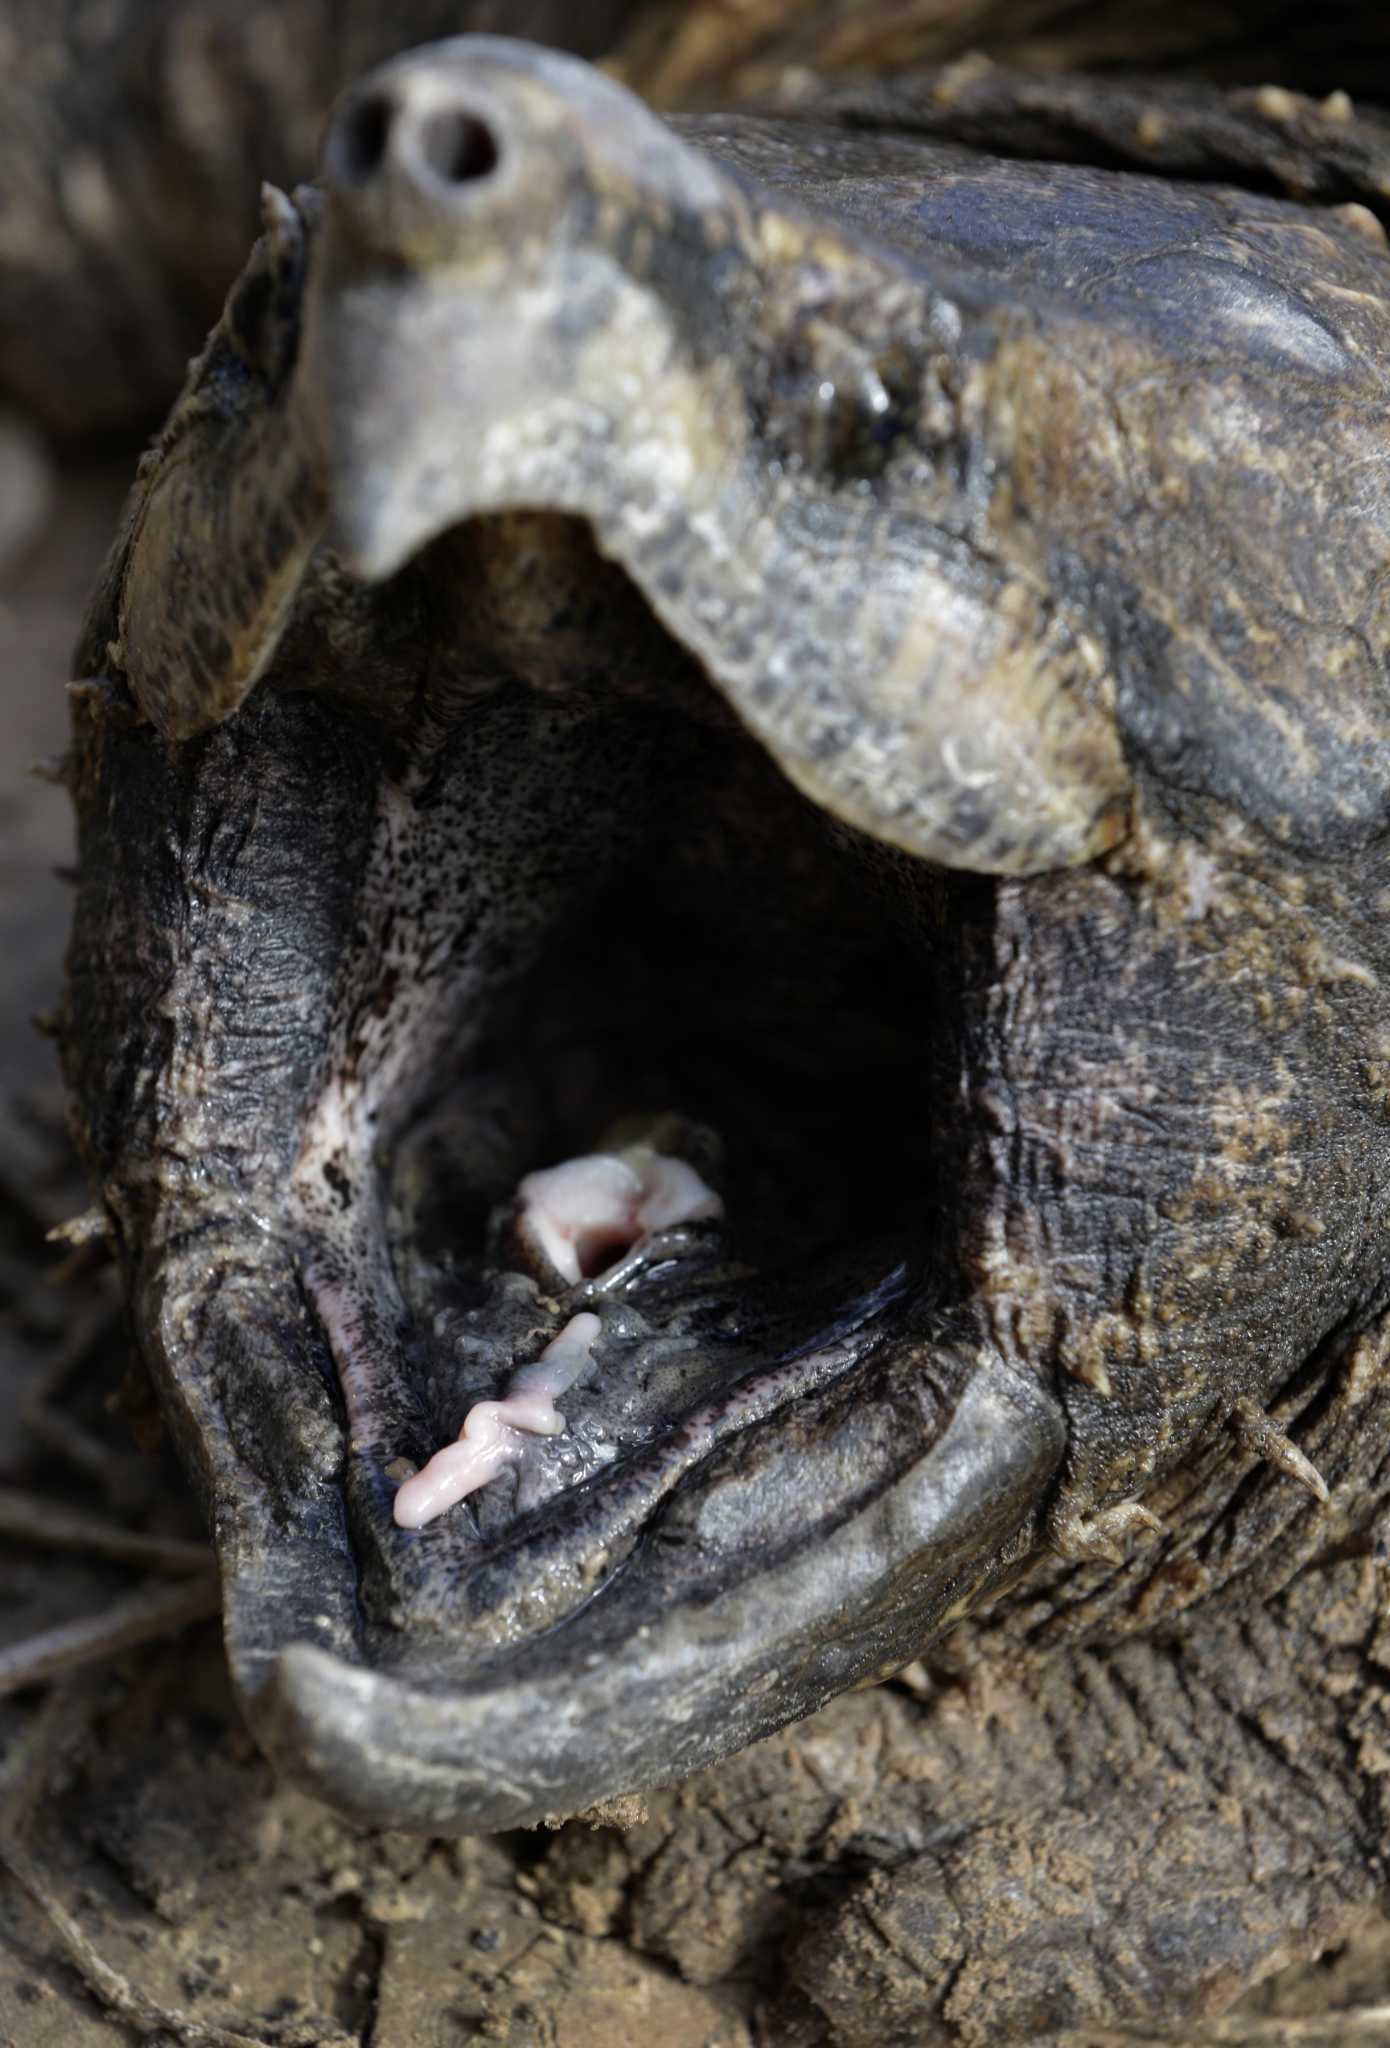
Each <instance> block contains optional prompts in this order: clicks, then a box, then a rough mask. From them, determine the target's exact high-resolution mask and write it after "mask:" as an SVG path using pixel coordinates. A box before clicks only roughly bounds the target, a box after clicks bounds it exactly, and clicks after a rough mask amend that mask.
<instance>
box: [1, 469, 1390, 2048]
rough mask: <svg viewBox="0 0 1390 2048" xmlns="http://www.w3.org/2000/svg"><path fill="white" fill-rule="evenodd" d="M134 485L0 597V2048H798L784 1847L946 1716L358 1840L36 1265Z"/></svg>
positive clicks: (1257, 2019) (87, 1274)
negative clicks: (620, 1801)
mask: <svg viewBox="0 0 1390 2048" xmlns="http://www.w3.org/2000/svg"><path fill="white" fill-rule="evenodd" d="M126 466H127V465H126V463H125V462H124V461H122V462H120V463H118V464H115V465H114V466H111V467H106V468H102V469H99V470H88V471H85V472H82V473H80V474H74V475H70V476H67V477H65V478H64V479H62V480H61V482H60V483H59V485H58V488H57V490H56V493H55V496H54V499H53V502H52V505H51V509H50V512H49V514H48V516H47V517H46V518H43V517H41V516H40V508H39V501H38V498H37V497H34V498H33V499H32V501H31V505H30V516H31V519H32V520H33V522H34V523H35V527H36V535H35V538H33V539H32V541H31V542H30V544H29V545H27V546H20V545H18V544H12V547H11V559H10V563H9V567H8V572H7V573H6V575H5V580H4V582H3V584H0V692H2V693H3V694H2V695H0V734H2V735H3V740H2V743H0V762H2V763H3V770H2V771H0V951H2V952H3V969H2V970H0V1857H4V1858H6V1859H7V1860H8V1869H7V1872H6V1873H5V1874H0V2048H115V2044H118V2043H124V2042H128V2041H130V2040H133V2039H137V2038H142V2039H145V2040H161V2039H162V2040H182V2041H185V2042H193V2043H206V2044H210V2048H211V2044H226V2043H232V2042H241V2043H244V2042H246V2041H250V2042H262V2043H267V2044H270V2043H275V2044H280V2048H291V2044H303V2048H309V2044H319V2043H324V2044H333V2043H356V2044H361V2048H446V2044H455V2043H465V2042H492V2043H500V2044H510V2048H523V2044H528V2048H529V2044H533V2043H534V2044H558V2048H591V2044H592V2048H599V2044H604V2048H622V2044H626V2043H641V2044H643V2048H646V2044H648V2043H653V2044H655V2043H659V2044H660V2048H752V2044H753V2043H754V2042H755V2041H756V2042H759V2043H762V2044H772V2043H775V2042H777V2041H779V2040H785V2041H788V2042H790V2041H791V2039H792V2035H791V2033H790V2032H789V2031H788V2027H787V2023H786V2022H785V2021H782V2020H779V2021H772V2020H770V2019H769V2018H768V2017H767V2005H766V1999H767V1993H768V1991H769V1987H771V1986H772V1985H773V1983H774V1982H775V1979H776V1976H777V1973H778V1957H779V1955H780V1953H781V1952H782V1949H783V1946H784V1944H785V1941H786V1939H787V1936H788V1934H789V1933H790V1932H791V1931H792V1928H793V1925H794V1923H795V1919H796V1915H797V1912H798V1911H799V1910H800V1908H799V1907H798V1906H797V1905H796V1904H794V1903H793V1902H792V1901H791V1900H789V1898H788V1897H787V1895H786V1893H785V1891H784V1889H783V1883H784V1879H783V1877H782V1876H781V1875H779V1874H778V1873H779V1872H785V1870H786V1869H787V1867H788V1864H787V1859H786V1855H785V1843H786V1841H787V1840H788V1839H789V1837H790V1836H795V1837H796V1839H797V1840H798V1841H801V1842H803V1843H804V1850H803V1852H802V1854H801V1861H800V1865H799V1868H800V1869H801V1870H802V1872H803V1874H805V1873H809V1876H807V1877H806V1882H805V1885H804V1887H803V1890H802V1892H801V1893H799V1894H798V1896H799V1897H814V1896H815V1893H816V1874H817V1872H818V1871H819V1870H823V1871H824V1872H825V1876H826V1883H827V1884H832V1883H833V1881H834V1872H835V1869H836V1858H837V1856H838V1855H839V1853H840V1850H841V1848H842V1846H843V1845H844V1843H845V1842H846V1841H847V1840H848V1839H849V1838H850V1836H851V1835H852V1834H853V1831H854V1829H855V1828H856V1827H858V1826H861V1825H862V1814H863V1812H864V1810H865V1808H866V1805H868V1804H871V1803H872V1801H873V1799H874V1798H875V1797H876V1796H877V1792H876V1772H878V1771H879V1768H880V1766H879V1764H878V1762H877V1759H878V1758H879V1757H880V1756H883V1755H890V1756H891V1755H896V1756H899V1757H900V1756H901V1753H902V1751H903V1749H904V1746H907V1747H909V1748H910V1744H911V1736H912V1727H913V1721H912V1717H913V1715H914V1714H920V1713H925V1712H928V1711H930V1710H931V1708H930V1704H929V1703H924V1702H922V1701H920V1700H918V1699H916V1698H914V1697H913V1696H912V1694H911V1693H910V1692H909V1691H908V1690H906V1689H905V1688H903V1687H901V1686H894V1687H892V1688H882V1689H880V1691H879V1692H878V1693H877V1694H874V1695H862V1694H861V1695H859V1696H857V1697H855V1698H851V1699H849V1700H846V1701H842V1702H840V1703H839V1704H838V1705H837V1706H835V1707H834V1708H832V1709H830V1710H828V1711H827V1712H826V1713H825V1714H823V1715H821V1716H818V1717H817V1719H816V1720H815V1721H813V1722H810V1723H807V1724H806V1725H805V1726H804V1727H803V1728H801V1729H799V1730H795V1731H791V1732H790V1733H789V1734H788V1735H786V1736H783V1737H781V1738H778V1739H777V1741H776V1742H775V1743H770V1744H767V1745H764V1751H765V1753H766V1754H765V1758H764V1759H762V1760H760V1758H759V1756H758V1755H756V1754H755V1755H754V1756H753V1757H752V1758H751V1759H744V1760H742V1762H741V1763H739V1764H736V1765H732V1766H729V1767H727V1768H726V1770H725V1772H724V1773H722V1774H719V1775H718V1776H714V1775H712V1776H711V1777H710V1778H708V1779H706V1780H697V1781H695V1782H694V1783H693V1784H692V1785H690V1786H688V1787H686V1788H683V1789H682V1790H681V1791H679V1792H677V1793H674V1794H667V1795H663V1796H662V1797H660V1798H658V1799H654V1800H653V1801H652V1802H650V1812H649V1813H648V1814H647V1815H646V1816H645V1817H644V1818H641V1819H639V1820H636V1821H635V1822H634V1824H633V1825H632V1827H631V1828H629V1829H628V1830H626V1831H620V1830H617V1829H612V1828H608V1829H598V1830H589V1829H586V1828H584V1827H582V1826H580V1825H578V1824H571V1825H570V1826H569V1827H567V1828H565V1829H562V1830H559V1831H558V1832H552V1833H546V1832H544V1831H542V1832H539V1833H536V1834H522V1835H515V1836H509V1837H502V1838H498V1839H492V1840H486V1841H472V1842H462V1843H459V1842H432V1841H427V1840H421V1839H419V1838H417V1837H414V1836H410V1835H404V1834H401V1835H388V1834H371V1833H364V1832H361V1831H354V1830H351V1829H349V1828H347V1827H345V1826H344V1825H342V1824H341V1823H339V1822H338V1821H336V1820H335V1819H334V1818H333V1817H332V1816H331V1815H329V1814H327V1813H326V1812H325V1811H323V1810H322V1809H320V1808H318V1807H316V1806H315V1805H314V1804H312V1803H311V1802H310V1801H308V1800H306V1799H305V1798H303V1797H301V1796H300V1795H299V1794H297V1793H295V1792H293V1791H289V1790H286V1789H282V1788H278V1787H277V1786H276V1785H275V1784H274V1782H273V1781H272V1779H271V1776H270V1773H269V1772H268V1770H267V1768H266V1766H265V1765H264V1764H263V1763H262V1762H261V1760H260V1758H259V1757H258V1755H257V1753H256V1751H255V1750H254V1748H253V1747H252V1745H251V1744H250V1742H249V1741H248V1739H247V1737H246V1735H245V1734H244V1732H243V1730H242V1728H241V1726H240V1725H239V1722H238V1719H237V1715H236V1711H235V1708H234V1706H233V1704H232V1701H231V1697H230V1694H229V1690H228V1686H227V1682H226V1678H225V1674H224V1670H223V1667H222V1662H221V1656H220V1649H219V1641H218V1633H217V1626H216V1620H215V1618H214V1617H212V1616H211V1615H210V1614H209V1613H208V1609H209V1608H210V1606H211V1605H212V1604H213V1603H212V1599H210V1597H209V1593H208V1590H207V1582H206V1581H205V1580H204V1579H203V1578H202V1577H201V1576H200V1573H201V1571H202V1568H203V1559H204V1553H202V1552H201V1549H200V1548H199V1547H198V1546H199V1545H200V1531H199V1528H198V1525H197V1518H196V1514H195V1512H194V1510H193V1508H192V1506H191V1503H190V1500H189V1497H188V1495H187V1493H186V1490H185V1488H184V1486H183V1483H182V1481H181V1478H180V1476H179V1474H178V1472H177V1470H176V1469H174V1468H173V1466H172V1465H171V1463H170V1462H169V1460H168V1459H167V1457H166V1456H165V1455H164V1454H163V1452H162V1451H161V1448H160V1444H159V1440H158V1427H157V1421H156V1419H155V1418H154V1417H153V1415H152V1413H151V1411H150V1409H149V1405H148V1402H147V1401H146V1399H145V1397H144V1394H143V1392H142V1387H141V1382H140V1378H139V1375H138V1373H136V1372H134V1371H132V1370H131V1368H130V1362H129V1357H128V1351H127V1345H126V1339H125V1334H124V1331H123V1328H122V1323H121V1318H120V1310H119V1303H118V1300H117V1295H116V1287H115V1281H114V1276H113V1274H112V1273H111V1271H110V1268H109V1267H108V1266H107V1265H106V1264H105V1263H104V1259H103V1255H102V1253H101V1249H100V1246H99V1245H95V1244H89V1245H86V1246H80V1245H79V1246H75V1247H74V1246H66V1247H65V1246H63V1245H59V1246H56V1247H55V1246H53V1245H50V1244H48V1243H46V1242H45V1236H46V1233H47V1232H48V1231H49V1230H50V1229H51V1228H52V1226H53V1225H55V1224H57V1223H59V1222H60V1221H62V1220H63V1219H64V1218H66V1217H69V1216H72V1215H74V1214H76V1213H78V1212H79V1211H81V1210H82V1209H83V1208H84V1206H85V1204H86V1199H87V1198H86V1193H85V1190H84V1189H83V1187H82V1185H81V1179H80V1175H79V1174H78V1172H77V1170H76V1167H75V1163H74V1160H73V1158H72V1155H71V1153H70V1150H69V1148H68V1144H67V1141H66V1137H65V1133H64V1125H63V1111H62V1102H61V1095H60V1090H59V1086H58V1080H57V1075H56V1070H55V1065H54V1060H53V1057H52V1048H51V1045H49V1044H48V1042H46V1041H45V1040H44V1039H43V1038H42V1037H41V1036H39V1035H38V1034H37V1033H36V1032H35V1031H34V1030H33V1029H32V1028H31V1026H30V1023H29V1019H30V1018H31V1017H32V1016H34V1015H35V1014H39V1013H42V1012H43V1011H44V1010H46V1009H48V1008H50V1007H51V1005H52V1003H53V1001H54V999H55V996H56V993H57V987H58V980H59V974H60V964H61V952H62V940H63V928H64V923H65V918H66V902H65V894H66V891H65V885H64V883H63V881H62V880H61V877H60V875H57V874H55V873H54V869H55V867H57V868H60V869H61V866H62V864H63V863H64V862H65V861H67V860H70V858H71V850H70V832H69V820H68V814H67V807H66V799H65V798H64V796H63V794H62V791H61V790H60V789H57V788H55V787H53V786H52V785H51V784H49V783H46V782H43V781H39V780H34V779H29V778H26V777H25V776H24V775H23V774H22V770H23V769H24V768H25V767H26V766H27V764H28V763H29V762H31V761H33V760H35V759H38V758H41V757H43V756H46V755H51V754H54V753H56V752H57V751H58V750H60V749H61V747H62V744H63V738H64V724H65V716H66V712H65V704H64V695H63V684H64V681H65V680H66V677H67V651H68V648H69V645H70V643H71V641H72V639H73V635H74V631H75V625H76V618H77V614H78V610H79V607H80V605H81V602H82V597H83V594H84V591H85V589H86V586H87V585H88V583H89V581H90V579H91V577H92V575H93V574H94V571H95V568H96V566H97V563H98V561H99V558H100V554H101V551H102V548H103V546H104V543H105V538H106V535H107V533H108V531H109V528H110V525H111V521H112V518H113V516H114V511H115V508H116V505H117V503H118V502H119V495H120V490H121V481H122V478H123V475H124V474H125V472H126ZM19 476H20V472H19V471H17V470H14V469H12V470H11V472H10V503H11V505H12V506H13V505H14V504H15V502H16V498H15V493H16V491H17V489H18V487H19V486H18V483H17V482H16V478H18V477H19ZM31 483H32V479H31ZM27 487H28V486H26V488H27ZM0 488H3V485H0ZM3 544H4V536H3V534H2V533H0V545H3ZM73 1516H80V1517H82V1518H84V1521H83V1522H82V1523H81V1524H79V1525H78V1526H75V1527H74V1526H71V1525H70V1518H71V1517H73ZM65 1517H67V1518H69V1519H68V1520H65V1519H64V1518H65ZM93 1525H94V1526H93ZM36 1528H37V1529H38V1531H39V1537H38V1540H35V1535H34V1531H35V1529H36ZM26 1532H27V1533H26ZM122 1532H124V1535H122ZM132 1532H134V1533H136V1534H137V1535H139V1536H141V1537H143V1538H145V1539H147V1540H146V1542H145V1543H144V1545H143V1546H138V1545H137V1546H136V1547H135V1551H134V1552H133V1553H131V1547H130V1545H129V1544H128V1542H126V1540H125V1539H126V1538H128V1537H129V1535H130V1534H131V1533H132ZM123 1547H124V1548H125V1550H126V1551H127V1552H128V1553H131V1554H126V1555H122V1554H121V1552H122V1549H123ZM214 1597H215V1596H214ZM132 1603H134V1605H133V1606H132ZM200 1612H202V1613H203V1614H204V1616H205V1618H203V1619H195V1620H192V1621H189V1620H188V1616H189V1615H190V1614H194V1615H196V1614H198V1613H200ZM151 1614H153V1615H154V1616H155V1617H156V1619H155V1620H154V1621H153V1622H152V1621H151V1618H150V1617H151ZM122 1617H126V1618H127V1620H128V1625H129V1627H130V1628H131V1630H133V1631H135V1632H136V1633H139V1632H140V1631H141V1630H145V1631H148V1630H149V1629H151V1628H152V1627H154V1628H160V1627H162V1629H163V1632H162V1633H160V1634H157V1635H156V1636H155V1637H154V1638H153V1639H148V1640H144V1641H141V1642H139V1643H138V1645H137V1646H135V1647H132V1648H129V1649H127V1650H125V1651H124V1652H123V1653H120V1654H116V1655H114V1656H107V1657H104V1658H102V1659H100V1660H99V1661H94V1662H78V1663H77V1664H76V1665H75V1666H74V1667H73V1668H69V1669H67V1670H65V1671H62V1672H61V1673H59V1675H57V1676H56V1677H53V1678H51V1679H49V1680H48V1681H47V1682H39V1683H28V1684H18V1683H17V1681H19V1680H21V1679H23V1678H24V1677H25V1675H26V1674H32V1673H33V1672H34V1671H35V1669H36V1664H35V1660H36V1657H37V1656H38V1654H39V1652H40V1651H41V1650H42V1649H43V1647H44V1645H45V1644H46V1643H51V1642H52V1641H53V1636H54V1631H58V1632H59V1636H58V1644H57V1654H58V1655H59V1656H61V1655H62V1654H63V1650H64V1642H63V1637H62V1631H63V1630H64V1629H65V1628H66V1627H67V1625H69V1624H78V1625H80V1624H85V1623H87V1622H93V1623H95V1624H96V1625H97V1626H102V1625H111V1624H114V1623H116V1622H119V1621H120V1620H121V1619H122ZM70 1647H71V1644H70V1641H69V1643H68V1648H69V1649H70ZM965 1710H967V1711H968V1708H967V1709H965ZM953 1711H958V1712H959V1711H962V1708H961V1707H960V1704H959V1703H958V1702H957V1703H956V1704H955V1706H954V1708H953ZM789 1786H792V1787H797V1786H800V1787H801V1788H802V1789H801V1790H800V1791H797V1792H789V1791H788V1787H789ZM789 1802H790V1804H789ZM798 1802H799V1804H798ZM773 1805H775V1806H776V1813H775V1815H772V1813H771V1808H772V1806H773ZM791 1807H795V1811H792V1810H791ZM769 1830H775V1831H776V1833H777V1838H778V1840H779V1842H780V1843H781V1844H782V1850H781V1851H780V1852H779V1855H780V1860H779V1859H778V1858H774V1857H773V1856H772V1855H771V1854H770V1853H768V1852H767V1851H766V1849H765V1846H764V1843H765V1838H766V1835H767V1832H768V1831H769ZM715 1837H717V1841H715V1842H714V1846H713V1847H712V1846H711V1843H712V1840H713V1838H715ZM21 1880H23V1882H21ZM26 1886H27V1889H26ZM1387 1998H1390V1924H1387V1922H1386V1921H1385V1920H1384V1919H1383V1918H1382V1917H1381V1916H1380V1915H1379V1914H1376V1915H1374V1916H1373V1917H1372V1919H1371V1920H1370V1921H1368V1923H1367V1925H1366V1927H1365V1929H1364V1931H1363V1933H1362V1935H1361V1937H1360V1938H1359V1939H1358V1940H1357V1941H1356V1942H1354V1943H1353V1944H1352V1945H1351V1946H1350V1947H1348V1948H1346V1949H1343V1950H1339V1951H1336V1952H1334V1953H1333V1954H1331V1955H1329V1956H1327V1957H1325V1958H1324V1959H1323V1961H1322V1962H1321V1963H1319V1964H1316V1965H1313V1966H1311V1967H1306V1968H1303V1969H1299V1970H1296V1971H1291V1972H1287V1973H1285V1974H1284V1975H1283V1976H1281V1977H1279V1978H1277V1979H1275V1980H1273V1981H1272V1982H1271V1983H1269V1984H1267V1985H1265V1986H1264V1987H1263V1988H1262V1989H1261V1990H1260V1991H1259V1992H1257V1993H1256V1994H1254V1995H1252V1997H1251V1999H1250V2000H1248V2001H1247V2005H1246V2008H1245V2012H1244V2015H1243V2016H1242V2018H1241V2019H1240V2020H1239V2021H1238V2022H1236V2023H1234V2024H1232V2023H1230V2022H1227V2023H1225V2024H1224V2025H1223V2026H1222V2028H1221V2029H1220V2031H1219V2032H1212V2033H1209V2034H1207V2035H1203V2036H1201V2037H1200V2038H1203V2039H1216V2038H1221V2039H1226V2040H1232V2039H1235V2040H1245V2041H1249V2042H1251V2043H1254V2042H1257V2041H1258V2042H1265V2041H1272V2040H1288V2041H1293V2040H1297V2041H1299V2042H1301V2043H1305V2044H1306V2043H1315V2042H1316V2043H1325V2044H1327V2048H1332V2044H1339V2043H1342V2042H1347V2043H1351V2042H1353V2041H1355V2042H1369V2041H1372V2040H1380V2041H1390V2023H1382V2022H1379V2021H1376V2020H1373V2019H1369V2018H1364V2017H1363V2018H1362V2019H1356V2018H1353V2017H1352V2013H1351V2008H1353V2007H1357V2008H1362V2009H1363V2010H1364V2008H1365V2007H1366V2006H1368V2005H1374V2004H1376V2003H1378V2002H1380V2001H1384V2000H1386V1999H1387ZM1090 2038H1093V2039H1099V2038H1100V2037H1090ZM1107 2038H1108V2037H1107ZM1115 2038H1117V2039H1118V2038H1119V2037H1118V2036H1116V2037H1115ZM1132 2038H1136V2039H1137V2038H1143V2039H1150V2040H1152V2039H1156V2038H1158V2037H1156V2036H1154V2035H1152V2034H1146V2035H1142V2036H1134V2037H1132ZM1173 2038H1174V2039H1177V2038H1182V2039H1187V2040H1195V2039H1197V2038H1198V2036H1196V2035H1193V2034H1191V2033H1186V2034H1183V2035H1181V2036H1176V2035H1175V2036H1173ZM809 2039H810V2035H809V2034H806V2033H803V2032H802V2031H800V2030H798V2031H797V2032H796V2035H795V2040H796V2043H797V2048H801V2044H803V2043H804V2042H806V2041H808V2040H809ZM1078 2040H1079V2037H1078Z"/></svg>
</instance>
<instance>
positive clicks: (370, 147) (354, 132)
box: [338, 92, 395, 185]
mask: <svg viewBox="0 0 1390 2048" xmlns="http://www.w3.org/2000/svg"><path fill="white" fill-rule="evenodd" d="M394 113H395V108H394V107H393V106H392V104H391V102H390V100H389V99H387V97H386V95H385V94H384V93H379V92H377V93H372V94H370V95H369V96H368V97H367V98H366V99H364V100H358V102H357V104H356V105H355V106H353V107H349V109H348V111H347V113H346V114H345V116H344V118H343V122H342V126H341V128H340V129H339V131H338V162H339V167H340V169H341V171H342V173H343V175H344V176H345V177H346V178H348V179H349V180H350V181H351V182H352V183H353V184H358V185H360V184H363V183H365V181H366V180H367V179H368V178H370V177H371V176H372V173H373V172H374V171H376V170H378V169H380V166H381V161H382V158H383V157H384V156H385V155H386V143H387V138H388V137H389V135H390V133H391V120H392V116H393V115H394Z"/></svg>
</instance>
